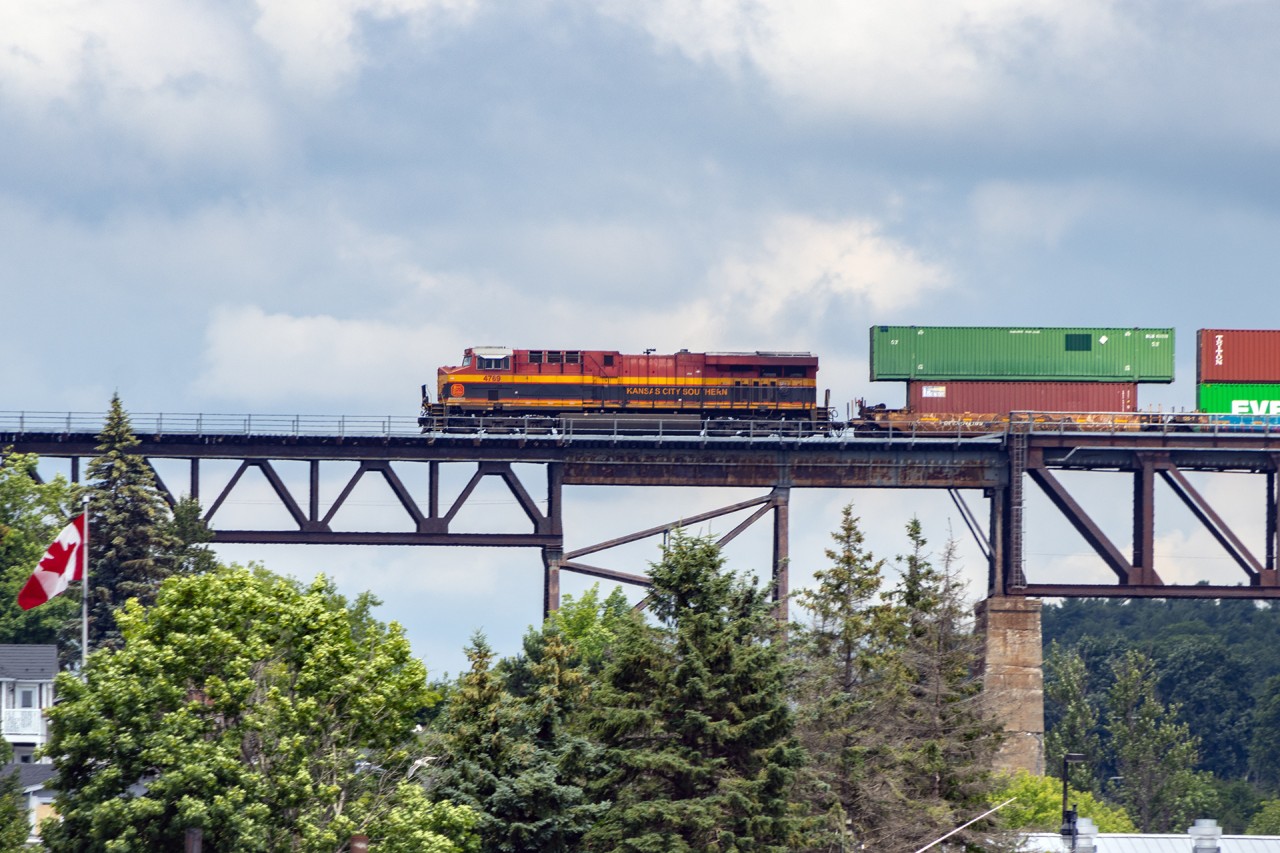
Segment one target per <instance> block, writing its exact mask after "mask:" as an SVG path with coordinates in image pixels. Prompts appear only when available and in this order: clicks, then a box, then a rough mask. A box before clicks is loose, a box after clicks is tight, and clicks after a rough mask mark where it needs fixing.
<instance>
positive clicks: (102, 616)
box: [68, 394, 180, 649]
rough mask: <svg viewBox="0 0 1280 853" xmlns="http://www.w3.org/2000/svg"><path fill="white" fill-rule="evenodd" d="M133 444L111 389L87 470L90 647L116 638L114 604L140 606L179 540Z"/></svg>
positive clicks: (164, 573) (167, 569) (165, 571)
mask: <svg viewBox="0 0 1280 853" xmlns="http://www.w3.org/2000/svg"><path fill="white" fill-rule="evenodd" d="M138 443H139V442H138V439H137V438H136V437H135V436H134V434H133V428H132V426H131V425H130V423H129V416H128V414H127V413H126V412H125V410H124V407H123V405H122V404H121V402H120V396H119V395H118V394H116V395H113V396H112V398H111V409H110V411H109V412H108V413H107V419H106V422H105V423H104V425H103V428H102V433H101V434H100V435H99V436H98V447H97V451H98V453H99V456H98V457H97V458H96V459H94V460H93V461H92V462H91V463H90V464H89V470H88V484H87V485H88V488H89V551H90V560H89V584H90V589H89V647H90V648H91V649H94V648H98V647H99V646H104V645H105V646H117V645H118V644H119V642H120V632H119V631H118V629H117V628H116V618H115V613H116V610H117V609H118V608H119V607H120V606H122V605H123V604H124V603H125V602H126V601H128V600H129V599H131V598H136V599H138V601H139V602H140V603H141V604H143V605H144V606H146V605H150V604H151V603H152V602H154V601H155V596H156V592H157V590H158V589H159V588H160V583H161V581H163V580H164V579H165V578H166V577H168V575H169V574H171V572H172V565H173V557H172V555H173V554H174V552H175V551H177V550H178V549H179V547H180V543H179V541H178V540H177V538H176V536H175V535H174V533H173V531H172V527H171V525H170V521H169V509H168V507H167V506H166V504H165V501H164V498H163V497H162V496H161V494H160V490H159V489H158V488H157V487H156V479H155V473H154V472H153V471H152V470H151V466H150V465H148V464H147V462H146V460H145V459H143V458H142V457H141V456H139V455H137V454H136V453H134V452H133V451H134V448H136V447H137V446H138ZM72 627H73V626H71V625H68V630H69V631H70V630H71V629H72ZM74 631H75V632H76V633H77V634H78V631H79V626H78V624H77V625H76V626H74Z"/></svg>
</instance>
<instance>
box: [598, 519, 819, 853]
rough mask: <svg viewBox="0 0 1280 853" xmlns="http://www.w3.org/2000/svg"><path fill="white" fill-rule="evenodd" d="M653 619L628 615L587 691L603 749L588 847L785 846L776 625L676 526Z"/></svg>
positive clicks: (655, 590)
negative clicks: (603, 807) (597, 809)
mask: <svg viewBox="0 0 1280 853" xmlns="http://www.w3.org/2000/svg"><path fill="white" fill-rule="evenodd" d="M650 578H651V579H652V581H653V587H652V593H651V597H650V601H651V609H652V613H653V615H654V617H655V619H656V620H657V622H658V624H657V625H656V626H650V625H648V624H645V623H643V622H642V621H641V620H640V619H638V618H633V619H630V620H628V622H627V623H626V624H625V625H624V626H623V627H622V629H621V630H620V632H619V635H618V637H617V639H616V640H615V642H614V645H613V650H612V653H611V655H610V660H609V663H608V664H607V666H606V668H605V672H604V677H603V681H602V683H601V685H600V687H599V689H598V691H597V692H596V693H595V694H594V695H593V697H592V700H591V709H592V713H591V715H590V724H591V728H592V730H593V732H594V734H595V737H596V739H597V740H598V741H599V742H600V743H601V744H602V745H603V746H604V748H605V760H604V767H605V768H606V769H605V773H604V774H603V776H602V778H601V779H599V780H598V782H597V783H596V785H595V786H594V792H595V795H596V799H597V801H601V802H603V801H609V802H611V803H612V807H611V808H610V809H609V811H608V812H607V813H606V814H605V815H604V816H603V817H602V818H601V820H600V821H599V822H598V823H597V824H596V825H595V826H594V827H593V828H592V830H591V832H590V833H588V835H587V838H586V849H588V850H599V851H637V853H639V851H651V853H678V851H691V850H721V851H731V850H732V851H785V850H790V849H794V848H793V845H792V842H793V840H794V836H795V829H796V826H795V821H794V819H793V818H792V816H791V815H790V814H789V813H788V802H787V792H788V791H789V790H790V787H791V782H792V779H793V776H794V770H795V767H796V766H797V765H798V764H799V763H800V760H801V753H800V750H799V748H798V747H797V746H796V745H795V743H794V741H793V740H792V737H791V729H792V717H791V711H790V708H789V706H788V702H787V699H786V673H785V670H784V666H783V657H782V650H781V646H780V631H779V627H778V626H777V624H776V623H775V622H774V620H773V618H772V617H771V615H770V610H771V604H770V602H769V601H768V599H767V596H766V595H765V593H764V592H763V591H761V590H760V589H758V588H757V587H756V586H755V585H754V584H751V583H748V582H746V581H745V580H743V579H740V578H738V577H737V576H735V575H733V574H731V573H729V572H727V571H726V570H725V568H724V560H723V557H722V556H721V554H720V551H719V549H718V548H717V547H716V545H715V544H714V543H713V542H711V541H710V540H708V539H704V538H695V537H690V536H688V535H687V534H685V533H683V532H681V531H677V532H676V533H675V534H674V535H673V536H672V538H671V540H670V541H669V542H668V543H667V544H666V545H665V546H664V548H663V555H662V560H661V562H659V563H657V564H655V565H653V566H652V570H651V572H650Z"/></svg>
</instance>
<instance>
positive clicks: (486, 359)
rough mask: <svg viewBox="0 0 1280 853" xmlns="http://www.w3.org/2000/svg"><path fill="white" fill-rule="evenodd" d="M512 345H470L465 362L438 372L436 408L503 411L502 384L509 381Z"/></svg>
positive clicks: (512, 353) (442, 411) (460, 410)
mask: <svg viewBox="0 0 1280 853" xmlns="http://www.w3.org/2000/svg"><path fill="white" fill-rule="evenodd" d="M513 355H514V351H513V350H512V349H511V348H510V347H467V348H466V349H465V350H463V352H462V364H459V365H457V366H453V367H441V368H440V369H439V370H438V371H437V372H436V407H437V408H438V409H439V410H441V411H440V413H441V414H444V413H446V412H463V411H468V410H471V411H500V410H501V409H502V399H501V392H502V386H503V384H504V382H505V383H509V382H510V378H509V377H510V376H511V373H512V369H511V368H512V357H513Z"/></svg>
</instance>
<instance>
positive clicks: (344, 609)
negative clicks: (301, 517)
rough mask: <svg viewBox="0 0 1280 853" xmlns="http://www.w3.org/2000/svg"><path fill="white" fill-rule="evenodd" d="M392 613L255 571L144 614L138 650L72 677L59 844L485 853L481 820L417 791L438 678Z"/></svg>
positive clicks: (131, 640) (163, 595)
mask: <svg viewBox="0 0 1280 853" xmlns="http://www.w3.org/2000/svg"><path fill="white" fill-rule="evenodd" d="M375 603H376V602H374V600H373V599H371V598H370V597H368V596H361V597H359V598H358V599H356V600H355V601H354V602H348V601H346V600H345V599H344V598H343V597H341V596H340V595H338V594H337V593H336V592H335V590H334V588H333V586H332V585H331V584H330V583H329V582H328V581H326V580H324V579H319V580H317V581H316V582H314V583H313V584H311V585H309V586H306V587H303V586H302V585H300V584H299V583H297V582H295V581H292V580H287V579H284V578H280V577H277V576H273V575H270V574H269V573H267V572H265V571H263V570H246V569H225V570H218V571H215V572H212V573H209V574H205V575H200V576H193V577H175V578H171V579H170V580H169V581H167V582H166V583H165V584H164V585H163V586H162V587H161V588H160V590H159V595H158V597H157V599H156V602H155V604H154V605H153V606H151V607H146V606H143V605H142V604H141V603H140V602H138V601H137V600H134V601H130V602H128V603H126V604H125V605H124V607H123V608H121V609H120V610H119V611H118V614H117V618H118V624H119V630H120V636H121V639H122V641H123V642H122V644H121V646H120V647H119V648H104V649H101V650H99V651H96V652H94V653H93V654H92V655H91V656H90V658H89V663H88V667H87V670H86V673H85V675H86V679H85V680H84V681H81V680H80V679H79V678H75V677H71V676H70V675H67V674H64V675H63V676H61V677H60V678H59V681H58V690H59V695H60V702H59V703H58V705H56V706H55V707H54V708H52V709H51V710H50V711H49V718H50V740H49V745H48V752H49V754H50V755H51V756H52V757H53V761H54V765H55V767H56V769H57V773H58V789H59V793H58V798H57V810H58V813H59V814H60V815H61V816H62V819H61V821H60V822H49V823H46V825H45V838H46V841H47V843H48V845H49V846H50V847H51V848H52V849H54V850H76V851H93V850H139V851H141V850H174V849H180V848H181V846H182V839H183V835H184V833H185V830H186V829H187V828H188V827H201V828H202V829H203V830H204V836H205V843H206V845H208V846H209V848H210V849H215V850H238V851H239V850H243V851H253V850H286V849H287V850H299V851H333V850H337V849H340V847H341V845H342V844H343V842H344V841H345V839H347V838H349V837H350V836H351V834H353V833H355V832H363V833H365V834H367V835H369V836H370V837H371V838H372V839H374V840H376V841H379V842H385V843H386V845H387V846H386V847H384V848H382V849H401V850H403V849H407V846H408V845H409V844H410V842H411V841H413V840H414V839H417V840H419V841H421V840H423V839H424V838H426V836H427V835H434V836H438V838H436V839H435V840H434V841H432V844H434V845H435V847H434V849H436V850H439V851H458V850H464V849H467V844H468V841H467V838H468V832H469V830H468V829H467V825H468V823H469V819H468V818H467V817H466V816H465V815H460V814H459V813H457V812H455V811H453V810H451V809H449V808H445V807H438V806H435V805H433V804H431V803H429V802H427V801H426V800H425V799H424V798H423V797H422V796H421V791H420V790H418V788H417V782H416V781H414V780H412V779H410V768H412V766H413V764H412V761H413V759H414V758H416V757H418V755H417V753H416V752H415V751H414V749H413V727H414V724H415V723H414V720H415V715H416V714H417V713H418V712H419V710H420V709H421V708H422V707H423V706H424V704H426V703H427V702H428V701H429V692H428V690H427V684H426V672H425V669H424V668H423V666H422V664H421V663H419V662H418V661H417V660H415V659H414V658H413V657H412V655H411V654H410V650H409V645H408V642H407V641H406V639H405V637H404V635H403V633H402V631H401V629H400V628H399V626H397V625H394V624H393V625H391V626H387V625H384V624H382V623H380V622H378V621H376V620H375V619H374V618H373V617H372V615H371V609H372V607H373V606H374V604H375ZM413 833H420V834H422V833H425V835H414V834H413ZM406 839H409V840H408V841H406ZM397 845H399V846H397ZM429 849H430V848H429Z"/></svg>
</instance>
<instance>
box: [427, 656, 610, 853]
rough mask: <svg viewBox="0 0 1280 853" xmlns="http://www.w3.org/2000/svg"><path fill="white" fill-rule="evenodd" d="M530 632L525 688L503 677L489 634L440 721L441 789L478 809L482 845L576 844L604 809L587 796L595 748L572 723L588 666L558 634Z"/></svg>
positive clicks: (516, 848)
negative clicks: (516, 691) (516, 689)
mask: <svg viewBox="0 0 1280 853" xmlns="http://www.w3.org/2000/svg"><path fill="white" fill-rule="evenodd" d="M534 636H536V637H537V638H538V639H536V640H535V639H534V637H532V636H531V637H529V638H526V648H527V649H529V648H532V650H533V653H532V655H531V657H532V658H533V663H532V664H529V665H527V666H523V667H520V668H518V670H517V671H518V672H519V673H520V674H521V675H522V676H523V677H522V679H521V680H522V683H523V684H524V686H525V688H526V690H525V693H524V695H521V696H516V695H513V694H512V693H511V692H510V691H509V690H508V689H507V688H506V686H505V685H504V684H503V680H502V677H501V674H500V673H501V671H502V669H503V668H500V667H495V666H493V651H492V649H490V647H489V645H488V643H487V642H486V641H485V639H484V637H483V636H482V635H476V636H475V637H474V638H473V639H472V643H471V645H470V646H469V647H468V649H467V657H468V659H469V660H470V661H471V670H470V671H469V672H467V673H465V674H464V675H463V676H462V677H461V678H460V679H459V683H458V686H457V688H456V689H455V690H454V691H452V693H451V694H450V697H449V703H448V707H447V708H446V710H445V712H444V714H443V715H442V717H441V719H440V721H439V728H440V730H441V736H440V738H439V746H440V752H441V764H440V771H439V776H438V777H437V779H436V781H435V785H434V788H435V792H436V793H437V794H438V795H439V796H442V797H447V798H448V799H450V800H452V801H454V802H457V803H460V804H463V805H466V806H470V807H471V808H472V809H474V810H475V811H477V812H478V813H479V814H480V820H479V823H478V826H477V829H478V832H479V834H480V837H481V840H482V845H483V847H482V849H483V850H484V851H493V853H520V851H535V850H536V851H548V853H562V851H570V850H576V849H578V847H579V842H580V839H581V837H582V835H583V834H584V833H585V832H586V830H587V829H588V827H589V826H590V825H591V823H592V822H594V820H595V819H596V818H597V817H598V816H599V815H600V813H601V812H602V811H603V809H604V807H603V806H598V805H595V804H592V803H590V802H588V801H587V799H586V795H585V792H584V790H583V787H582V784H581V782H582V780H583V778H584V777H585V775H586V774H587V773H588V772H589V770H590V768H591V767H592V765H593V764H594V763H595V750H594V748H593V747H592V746H591V745H590V744H589V743H588V742H587V741H585V740H584V739H583V738H581V737H579V736H577V735H575V734H573V733H572V732H571V731H570V730H569V729H568V727H567V723H566V721H567V717H568V715H569V714H571V713H572V712H573V711H574V710H575V709H576V708H577V707H578V706H579V704H580V703H581V702H582V700H583V699H584V697H585V691H586V682H585V680H584V678H583V674H582V672H581V671H580V670H579V669H577V668H575V667H573V666H571V665H570V663H569V658H570V655H571V649H570V648H569V646H568V645H566V644H565V643H564V642H563V641H562V640H561V638H560V637H559V635H558V634H557V633H555V632H554V631H549V632H547V633H546V634H545V635H534Z"/></svg>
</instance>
